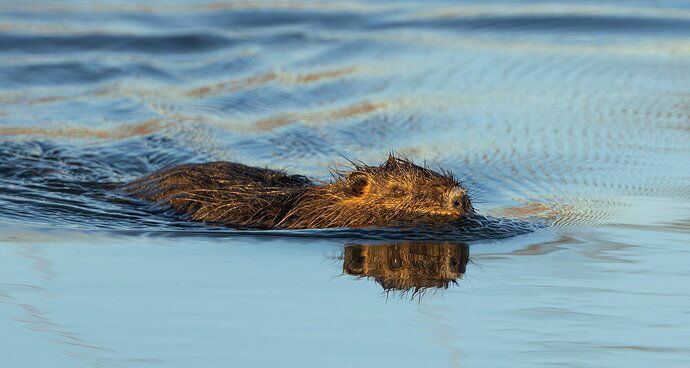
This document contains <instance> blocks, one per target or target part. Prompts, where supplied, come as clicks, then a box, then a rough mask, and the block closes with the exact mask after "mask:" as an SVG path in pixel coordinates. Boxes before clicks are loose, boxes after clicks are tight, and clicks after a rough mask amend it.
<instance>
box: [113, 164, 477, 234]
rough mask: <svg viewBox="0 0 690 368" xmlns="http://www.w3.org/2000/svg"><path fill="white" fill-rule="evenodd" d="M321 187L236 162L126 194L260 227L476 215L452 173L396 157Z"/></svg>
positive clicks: (132, 187)
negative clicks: (437, 170)
mask: <svg viewBox="0 0 690 368" xmlns="http://www.w3.org/2000/svg"><path fill="white" fill-rule="evenodd" d="M332 176H333V180H332V181H331V182H327V183H319V184H317V183H314V182H313V181H311V180H310V179H308V178H307V177H305V176H302V175H288V174H286V173H285V172H283V171H279V170H272V169H266V168H258V167H252V166H247V165H243V164H239V163H232V162H209V163H202V164H186V165H179V166H174V167H170V168H166V169H163V170H160V171H157V172H154V173H152V174H150V175H147V176H144V177H142V178H140V179H137V180H135V181H133V182H131V183H129V184H127V185H126V186H125V187H124V190H125V191H127V192H129V193H131V194H132V195H134V196H136V197H138V198H141V199H144V200H148V201H152V202H157V203H160V204H164V205H167V206H169V207H171V208H172V209H174V210H175V211H176V212H178V213H181V214H185V215H188V216H190V217H191V219H193V220H196V221H204V222H209V223H219V224H223V225H226V226H233V227H252V228H269V229H273V228H288V229H296V228H329V227H339V228H348V227H380V226H397V225H418V224H438V223H445V222H448V221H452V220H457V219H460V218H462V217H464V216H465V215H467V214H468V213H470V212H472V211H473V209H472V206H471V204H470V200H469V197H468V196H467V194H466V191H465V190H464V188H463V187H462V185H461V184H460V183H459V182H458V181H456V180H455V178H454V177H453V176H452V175H451V174H450V173H448V172H442V173H438V172H435V171H433V170H430V169H429V168H427V167H421V166H417V165H415V164H413V163H412V162H411V161H409V160H407V159H404V158H399V157H395V156H393V155H391V156H390V157H389V158H388V160H387V161H386V162H385V163H383V164H381V165H379V166H368V165H364V164H354V163H353V167H351V168H350V169H349V170H343V171H339V170H334V171H332Z"/></svg>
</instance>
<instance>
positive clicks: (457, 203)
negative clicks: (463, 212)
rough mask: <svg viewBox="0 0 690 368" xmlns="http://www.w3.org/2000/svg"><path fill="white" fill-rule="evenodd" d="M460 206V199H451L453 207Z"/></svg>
mask: <svg viewBox="0 0 690 368" xmlns="http://www.w3.org/2000/svg"><path fill="white" fill-rule="evenodd" d="M461 206H462V201H460V198H454V199H453V207H458V208H459V207H461Z"/></svg>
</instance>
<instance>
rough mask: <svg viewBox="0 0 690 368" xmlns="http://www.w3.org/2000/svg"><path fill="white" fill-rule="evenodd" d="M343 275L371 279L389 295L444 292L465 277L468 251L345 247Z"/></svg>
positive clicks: (458, 246) (412, 245) (442, 246)
mask: <svg viewBox="0 0 690 368" xmlns="http://www.w3.org/2000/svg"><path fill="white" fill-rule="evenodd" d="M342 258H343V273H345V274H348V275H353V276H357V277H371V278H373V279H374V280H375V281H376V282H377V283H379V284H380V285H381V287H383V290H384V291H386V292H389V291H393V290H396V291H410V290H412V291H414V292H419V291H423V290H425V289H428V288H437V289H447V288H448V287H449V286H450V285H451V284H456V283H457V279H459V278H461V277H462V276H463V275H464V274H465V269H466V266H467V261H468V260H469V259H470V251H469V247H468V246H467V244H462V243H448V242H447V243H426V242H422V243H417V242H398V243H392V244H375V245H369V244H363V245H359V244H357V245H345V249H344V250H343V256H342Z"/></svg>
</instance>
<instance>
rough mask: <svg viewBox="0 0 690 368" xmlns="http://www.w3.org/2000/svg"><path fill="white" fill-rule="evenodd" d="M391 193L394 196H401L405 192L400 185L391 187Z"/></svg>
mask: <svg viewBox="0 0 690 368" xmlns="http://www.w3.org/2000/svg"><path fill="white" fill-rule="evenodd" d="M391 194H392V195H393V196H394V197H402V196H404V195H405V194H406V193H405V189H403V188H400V187H393V189H391Z"/></svg>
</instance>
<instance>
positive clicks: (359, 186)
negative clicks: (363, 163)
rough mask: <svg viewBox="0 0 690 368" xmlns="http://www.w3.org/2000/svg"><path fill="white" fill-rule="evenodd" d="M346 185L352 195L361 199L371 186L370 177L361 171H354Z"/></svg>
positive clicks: (348, 176) (349, 175)
mask: <svg viewBox="0 0 690 368" xmlns="http://www.w3.org/2000/svg"><path fill="white" fill-rule="evenodd" d="M346 183H347V187H348V189H349V190H350V193H352V195H354V196H356V197H359V196H361V195H362V194H364V192H365V191H366V189H367V186H368V185H369V176H368V175H367V174H365V173H363V172H361V171H353V172H351V173H349V174H347V179H346Z"/></svg>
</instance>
